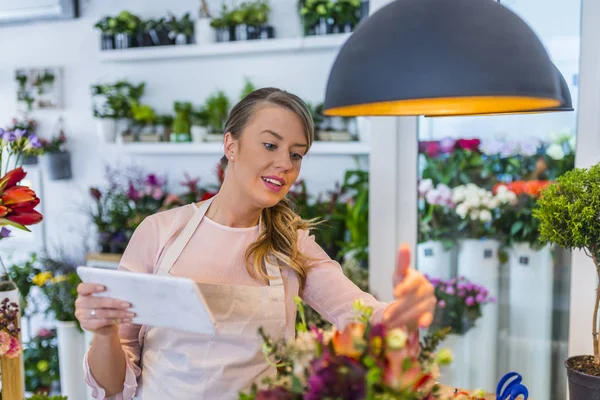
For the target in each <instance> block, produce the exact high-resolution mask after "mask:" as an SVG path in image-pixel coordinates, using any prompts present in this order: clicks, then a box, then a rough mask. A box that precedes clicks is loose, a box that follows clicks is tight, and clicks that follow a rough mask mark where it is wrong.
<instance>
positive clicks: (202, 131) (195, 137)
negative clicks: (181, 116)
mask: <svg viewBox="0 0 600 400" xmlns="http://www.w3.org/2000/svg"><path fill="white" fill-rule="evenodd" d="M190 134H191V135H192V142H194V143H201V142H203V141H204V139H205V138H206V135H207V134H208V128H206V127H205V126H199V125H192V127H191V128H190Z"/></svg>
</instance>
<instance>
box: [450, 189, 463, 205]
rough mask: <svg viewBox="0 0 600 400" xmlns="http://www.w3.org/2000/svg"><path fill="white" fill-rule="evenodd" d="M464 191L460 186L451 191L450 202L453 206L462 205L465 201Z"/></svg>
mask: <svg viewBox="0 0 600 400" xmlns="http://www.w3.org/2000/svg"><path fill="white" fill-rule="evenodd" d="M465 195H466V193H465V190H464V188H463V187H462V186H457V187H455V188H454V189H452V201H453V202H454V203H455V204H458V203H462V202H463V201H464V200H465Z"/></svg>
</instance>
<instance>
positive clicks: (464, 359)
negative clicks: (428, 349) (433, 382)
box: [439, 335, 472, 388]
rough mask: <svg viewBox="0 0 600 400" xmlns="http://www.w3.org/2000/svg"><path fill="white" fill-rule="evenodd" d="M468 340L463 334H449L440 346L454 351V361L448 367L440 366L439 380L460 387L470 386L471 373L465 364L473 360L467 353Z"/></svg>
mask: <svg viewBox="0 0 600 400" xmlns="http://www.w3.org/2000/svg"><path fill="white" fill-rule="evenodd" d="M466 345H467V342H466V339H465V336H463V335H448V336H447V337H446V340H444V341H443V342H442V343H441V344H440V346H439V348H440V349H448V350H450V351H451V352H452V363H451V364H450V365H449V366H446V367H440V378H439V382H440V383H442V384H444V385H447V386H450V387H459V388H469V375H468V371H467V369H466V368H464V366H465V365H468V364H469V363H471V362H472V360H470V359H469V358H468V354H467V346H466Z"/></svg>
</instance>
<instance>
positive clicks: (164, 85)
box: [0, 0, 367, 246]
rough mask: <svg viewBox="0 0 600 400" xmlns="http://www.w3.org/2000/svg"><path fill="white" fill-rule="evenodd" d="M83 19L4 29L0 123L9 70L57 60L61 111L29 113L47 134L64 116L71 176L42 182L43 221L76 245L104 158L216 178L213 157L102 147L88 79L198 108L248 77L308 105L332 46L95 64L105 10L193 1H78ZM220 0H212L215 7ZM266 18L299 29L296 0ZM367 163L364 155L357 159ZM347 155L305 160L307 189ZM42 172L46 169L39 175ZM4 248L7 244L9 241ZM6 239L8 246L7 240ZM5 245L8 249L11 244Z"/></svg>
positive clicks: (186, 7) (334, 175)
mask: <svg viewBox="0 0 600 400" xmlns="http://www.w3.org/2000/svg"><path fill="white" fill-rule="evenodd" d="M81 1H82V2H83V4H82V15H81V17H80V18H78V19H75V20H69V21H54V22H38V23H30V24H26V25H25V24H23V25H19V26H0V54H2V62H1V63H0V93H2V96H0V126H4V125H6V124H7V123H8V122H9V121H10V119H11V118H12V117H13V115H15V112H16V110H17V104H16V87H17V85H16V82H15V80H14V71H15V69H16V68H20V67H32V66H61V67H63V71H64V86H63V90H64V109H63V110H61V111H60V112H59V111H43V112H42V111H38V112H34V113H32V117H33V118H35V119H36V120H38V121H39V122H40V129H39V134H40V135H41V136H46V135H49V134H50V132H49V131H50V130H51V129H52V126H53V125H54V123H55V122H56V119H57V118H58V117H59V116H63V117H64V119H65V125H66V134H67V135H68V139H69V142H70V143H69V148H70V150H71V151H72V157H73V165H72V167H73V171H74V176H73V179H72V180H70V181H48V180H47V179H44V180H43V189H44V191H43V193H42V196H43V199H42V200H43V211H44V216H45V221H44V223H43V226H44V228H45V230H46V233H47V239H48V242H49V244H50V245H52V244H53V243H55V242H60V243H67V244H71V245H73V246H81V244H80V242H81V237H82V235H85V234H86V233H87V232H88V231H89V228H90V226H89V224H88V223H87V219H86V216H85V215H83V214H82V213H81V208H82V207H84V206H85V204H86V202H87V201H88V195H87V190H88V188H89V187H90V186H92V185H97V184H101V183H102V182H103V173H104V165H105V163H108V164H111V165H113V166H115V165H117V164H120V165H127V164H128V163H137V164H139V165H142V166H145V167H148V168H151V169H152V170H154V171H156V172H159V173H165V172H166V173H168V177H169V178H170V182H171V183H172V185H173V186H177V185H178V183H179V182H180V181H181V180H182V178H183V172H184V171H187V172H189V173H190V174H191V175H196V176H201V177H202V182H203V183H209V182H215V181H216V179H215V177H214V173H213V171H214V167H215V165H216V163H217V161H218V158H219V157H218V156H216V155H204V156H203V155H189V156H182V155H177V156H127V155H123V156H119V155H117V154H113V153H112V152H110V151H109V150H108V149H107V148H104V147H103V146H102V145H101V144H100V142H99V140H98V138H97V136H96V131H95V123H94V120H93V118H92V106H91V97H90V85H91V84H92V83H96V82H109V81H114V80H116V79H120V78H126V79H129V80H130V81H132V82H134V83H137V82H141V81H146V82H147V85H146V86H147V89H146V94H145V96H144V97H143V101H144V102H147V103H149V104H150V105H152V106H153V107H155V108H156V109H157V111H158V112H161V113H163V112H169V111H172V107H173V102H174V101H175V100H189V101H192V102H193V103H194V104H200V103H202V102H203V101H204V99H205V98H206V96H207V95H208V94H209V93H210V92H212V91H213V90H215V89H223V90H224V91H225V92H226V93H227V95H229V96H230V97H231V98H236V99H237V98H238V97H239V93H240V91H241V89H242V85H243V83H244V80H243V78H244V77H248V78H250V79H251V80H252V81H253V83H254V84H255V85H257V86H259V87H260V86H277V87H281V88H283V89H286V90H289V91H291V92H293V93H296V94H298V95H299V96H301V97H302V98H303V99H305V100H307V101H311V102H318V101H322V100H323V98H324V91H325V84H326V80H327V75H328V72H329V69H330V67H331V64H332V62H333V60H334V56H335V54H334V53H335V52H334V51H333V50H318V51H315V52H312V53H309V52H305V53H302V54H294V53H287V54H284V55H277V54H273V53H271V54H268V55H250V56H246V57H235V56H229V57H214V58H205V59H179V60H164V61H148V62H135V63H101V62H100V59H99V51H100V50H99V33H98V32H97V30H96V29H94V28H93V25H94V23H95V22H96V21H97V20H98V19H100V18H101V17H102V16H104V15H114V14H117V13H119V12H120V11H122V10H128V11H130V12H132V13H135V14H138V15H140V16H141V17H143V18H150V17H159V16H164V15H166V13H167V11H172V12H173V13H175V15H177V16H181V15H182V14H183V13H184V12H187V11H192V12H195V7H196V6H197V3H198V2H197V1H195V0H171V1H169V2H165V1H162V0H126V1H116V0H104V1H91V0H81ZM220 3H221V2H220V1H219V0H212V1H209V6H211V11H213V12H214V11H217V10H218V7H217V6H218V5H219V4H220ZM271 5H272V8H273V13H272V21H273V24H274V25H275V29H276V34H277V35H278V36H279V37H293V36H297V35H298V34H299V33H300V24H299V20H298V17H297V12H296V1H292V0H271ZM362 159H363V161H365V160H366V159H367V157H362ZM355 165H356V164H355V160H354V159H353V158H352V157H345V156H331V157H325V156H317V155H314V156H312V157H309V158H307V159H306V161H305V163H304V167H303V171H302V174H301V177H303V178H305V179H306V180H307V183H308V188H309V190H310V191H312V192H321V191H324V190H327V189H330V188H332V187H333V184H334V182H335V181H336V180H341V179H342V177H343V172H344V171H345V170H346V169H348V168H353V167H354V166H355ZM324 170H326V171H327V173H323V171H324ZM42 172H43V171H42ZM6 242H7V243H6V245H9V243H8V242H9V241H6ZM6 245H5V246H6ZM11 246H14V242H13V244H12V245H11Z"/></svg>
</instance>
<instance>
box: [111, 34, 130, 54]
mask: <svg viewBox="0 0 600 400" xmlns="http://www.w3.org/2000/svg"><path fill="white" fill-rule="evenodd" d="M132 46H133V38H132V37H131V35H130V34H128V33H117V34H116V35H115V49H119V50H122V49H129V48H130V47H132Z"/></svg>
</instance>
